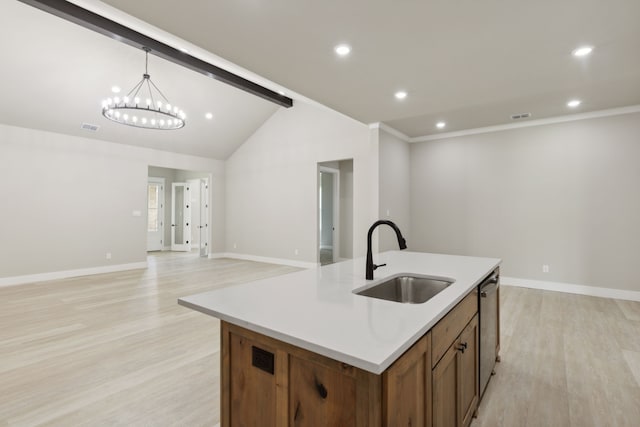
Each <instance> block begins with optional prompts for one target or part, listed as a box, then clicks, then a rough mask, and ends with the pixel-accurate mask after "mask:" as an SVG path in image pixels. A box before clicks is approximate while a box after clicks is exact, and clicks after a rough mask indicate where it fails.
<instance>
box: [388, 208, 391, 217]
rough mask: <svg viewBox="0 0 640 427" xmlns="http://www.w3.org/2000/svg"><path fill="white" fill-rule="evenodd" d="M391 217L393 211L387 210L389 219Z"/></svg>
mask: <svg viewBox="0 0 640 427" xmlns="http://www.w3.org/2000/svg"><path fill="white" fill-rule="evenodd" d="M390 215H391V211H389V209H387V217H389V216H390Z"/></svg>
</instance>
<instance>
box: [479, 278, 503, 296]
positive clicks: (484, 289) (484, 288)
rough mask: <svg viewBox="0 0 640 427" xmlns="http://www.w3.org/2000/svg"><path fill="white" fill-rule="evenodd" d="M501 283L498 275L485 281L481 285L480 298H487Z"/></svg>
mask: <svg viewBox="0 0 640 427" xmlns="http://www.w3.org/2000/svg"><path fill="white" fill-rule="evenodd" d="M499 281H500V276H498V275H497V274H496V275H495V276H492V277H491V278H489V279H487V280H485V281H484V282H483V283H482V284H481V285H480V297H481V298H486V297H487V296H488V295H489V293H491V292H494V291H495V290H496V289H497V288H498V282H499Z"/></svg>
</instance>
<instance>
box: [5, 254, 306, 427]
mask: <svg viewBox="0 0 640 427" xmlns="http://www.w3.org/2000/svg"><path fill="white" fill-rule="evenodd" d="M297 270H298V269H295V268H291V267H283V266H278V265H269V264H263V263H253V262H248V261H237V260H227V259H221V260H209V259H203V258H199V257H198V256H197V255H192V254H175V253H162V254H159V255H154V256H150V257H149V268H148V269H147V270H135V271H129V272H119V273H111V274H104V275H98V276H89V277H81V278H73V279H68V280H57V281H51V282H42V283H37V284H32V285H22V286H14V287H10V288H2V289H0V321H1V322H2V328H0V396H2V398H1V399H0V426H40V425H47V426H78V425H87V426H103V425H104V426H107V425H108V426H112V425H122V426H150V425H153V426H165V425H166V426H174V425H175V426H177V425H184V426H200V425H202V426H205V425H206V426H211V425H215V424H216V423H217V422H218V421H219V403H218V398H219V392H218V384H219V378H218V376H219V359H218V357H219V356H218V352H219V347H220V342H219V338H220V337H219V326H218V325H219V321H218V320H217V319H214V318H211V317H208V316H204V315H202V314H200V313H196V312H194V311H192V310H189V309H186V308H184V307H182V306H179V305H178V304H177V298H178V297H180V296H184V295H190V294H193V293H197V292H204V291H207V290H211V289H216V288H219V287H224V286H232V285H233V284H236V283H242V282H246V281H251V280H255V279H259V278H263V277H272V276H277V275H281V274H285V273H289V272H292V271H297Z"/></svg>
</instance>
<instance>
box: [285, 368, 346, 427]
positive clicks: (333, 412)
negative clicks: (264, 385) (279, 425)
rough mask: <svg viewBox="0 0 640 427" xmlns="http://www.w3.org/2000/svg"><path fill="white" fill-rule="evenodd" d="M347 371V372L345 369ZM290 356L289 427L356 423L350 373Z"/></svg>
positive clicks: (336, 425) (337, 426)
mask: <svg viewBox="0 0 640 427" xmlns="http://www.w3.org/2000/svg"><path fill="white" fill-rule="evenodd" d="M349 368H350V369H349ZM352 370H353V368H351V367H348V368H345V371H340V370H337V369H332V368H330V367H328V366H325V365H322V364H320V363H316V362H312V361H310V360H306V359H301V358H298V357H295V356H291V357H290V359H289V425H290V426H295V427H301V426H311V427H312V426H335V427H340V426H344V427H351V426H355V425H357V420H356V413H357V411H356V403H357V402H356V378H355V377H354V375H353V372H351V371H352Z"/></svg>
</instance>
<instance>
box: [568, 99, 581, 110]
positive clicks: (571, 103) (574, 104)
mask: <svg viewBox="0 0 640 427" xmlns="http://www.w3.org/2000/svg"><path fill="white" fill-rule="evenodd" d="M581 102H582V101H580V100H579V99H572V100H571V101H569V102H567V107H569V108H576V107H577V106H578V105H580V103H581Z"/></svg>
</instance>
